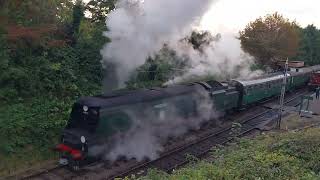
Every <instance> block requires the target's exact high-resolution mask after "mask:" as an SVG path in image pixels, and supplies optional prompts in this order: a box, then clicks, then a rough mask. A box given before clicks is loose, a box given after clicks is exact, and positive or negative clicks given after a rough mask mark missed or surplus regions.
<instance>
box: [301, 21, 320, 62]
mask: <svg viewBox="0 0 320 180" xmlns="http://www.w3.org/2000/svg"><path fill="white" fill-rule="evenodd" d="M299 31H300V36H301V37H302V38H301V42H300V49H299V53H298V56H297V57H296V59H297V60H300V61H304V62H305V63H306V64H307V65H316V64H320V30H319V29H317V28H316V27H315V26H314V25H309V26H307V27H306V28H304V29H302V28H299Z"/></svg>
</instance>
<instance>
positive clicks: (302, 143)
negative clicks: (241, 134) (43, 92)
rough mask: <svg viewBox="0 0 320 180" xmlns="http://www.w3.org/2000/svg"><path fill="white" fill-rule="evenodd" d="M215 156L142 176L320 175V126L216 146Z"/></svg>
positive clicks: (185, 178)
mask: <svg viewBox="0 0 320 180" xmlns="http://www.w3.org/2000/svg"><path fill="white" fill-rule="evenodd" d="M211 156H212V158H211V159H214V160H212V161H211V160H206V161H194V162H192V163H190V164H189V165H188V166H187V167H184V168H182V169H179V170H176V171H175V172H174V173H173V174H171V175H169V174H166V173H164V172H161V171H157V170H150V171H149V173H148V175H147V176H146V177H142V178H140V179H154V180H162V179H170V180H180V179H181V180H188V179H190V180H191V179H192V180H193V179H197V180H208V179H252V180H257V179H259V180H260V179H261V180H262V179H270V180H274V179H310V180H311V179H312V180H313V179H320V129H309V130H305V131H302V132H289V133H282V134H268V135H263V136H259V137H257V138H255V139H253V140H249V139H241V140H240V142H239V143H237V144H235V145H231V146H228V147H224V148H222V147H221V148H215V149H213V151H212V154H211Z"/></svg>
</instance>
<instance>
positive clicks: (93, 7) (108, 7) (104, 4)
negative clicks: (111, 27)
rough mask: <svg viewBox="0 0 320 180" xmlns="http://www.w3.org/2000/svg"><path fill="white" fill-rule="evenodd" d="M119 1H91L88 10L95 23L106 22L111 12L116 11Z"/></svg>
mask: <svg viewBox="0 0 320 180" xmlns="http://www.w3.org/2000/svg"><path fill="white" fill-rule="evenodd" d="M116 2H117V0H90V1H89V2H88V4H87V6H86V9H87V10H88V11H89V12H90V13H91V16H92V18H91V20H92V21H93V22H99V23H101V22H105V20H106V17H107V15H108V14H109V12H111V11H112V10H114V9H115V3H116Z"/></svg>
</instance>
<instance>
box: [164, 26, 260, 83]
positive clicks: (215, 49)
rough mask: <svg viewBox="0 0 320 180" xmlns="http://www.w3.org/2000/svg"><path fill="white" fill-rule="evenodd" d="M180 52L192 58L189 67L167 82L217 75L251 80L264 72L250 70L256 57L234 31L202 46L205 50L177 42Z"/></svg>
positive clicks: (219, 77)
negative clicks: (246, 51) (244, 49)
mask: <svg viewBox="0 0 320 180" xmlns="http://www.w3.org/2000/svg"><path fill="white" fill-rule="evenodd" d="M174 49H175V50H176V51H177V52H178V54H180V55H185V56H188V57H189V60H190V62H189V63H190V64H191V65H190V68H189V69H187V71H186V72H185V73H184V74H183V75H182V76H179V77H175V78H174V79H173V80H170V81H169V82H167V83H166V84H174V83H179V82H183V81H187V80H190V79H197V78H199V77H204V76H214V77H215V79H216V80H230V79H236V78H238V79H250V78H254V77H257V76H259V75H261V74H262V72H261V71H251V70H250V66H251V65H252V64H254V58H253V57H252V56H250V55H249V54H247V53H244V52H243V51H242V49H241V45H240V40H239V39H237V37H236V35H235V34H233V33H228V32H226V33H222V34H219V38H218V39H216V40H214V41H211V43H210V44H209V45H206V46H204V47H203V50H202V52H199V51H198V50H195V49H194V48H193V47H192V46H191V45H190V44H182V43H180V44H178V46H177V47H175V48H174Z"/></svg>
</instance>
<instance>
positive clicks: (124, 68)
mask: <svg viewBox="0 0 320 180" xmlns="http://www.w3.org/2000/svg"><path fill="white" fill-rule="evenodd" d="M213 2H214V0H201V1H196V0H120V1H119V2H118V3H117V4H116V7H117V8H116V10H115V11H113V12H111V13H110V14H109V16H108V18H107V26H108V28H109V30H110V31H107V32H105V36H107V37H109V38H110V39H111V41H112V42H111V43H108V44H107V45H106V46H105V47H104V48H103V49H102V50H101V53H102V56H103V62H108V63H112V64H114V66H116V70H115V73H116V74H117V78H118V79H117V80H115V79H113V81H118V83H119V84H118V87H122V86H124V82H125V81H127V80H128V78H129V76H130V73H132V72H133V71H134V70H135V69H136V68H137V67H139V66H141V65H142V64H144V62H145V60H146V58H147V57H148V56H152V55H153V54H154V53H156V52H158V51H159V50H160V49H161V48H162V47H163V44H164V43H167V44H169V45H170V46H173V47H175V46H176V44H177V42H178V41H179V40H181V39H182V38H184V37H186V36H187V35H190V33H191V31H192V30H193V29H194V27H197V26H199V24H200V21H201V18H202V17H203V15H204V14H205V13H206V12H207V11H208V9H209V7H210V6H211V5H212V3H213Z"/></svg>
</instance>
